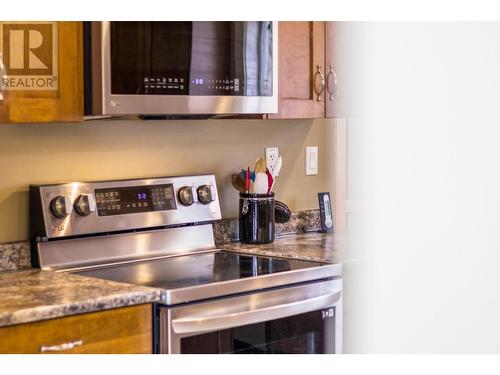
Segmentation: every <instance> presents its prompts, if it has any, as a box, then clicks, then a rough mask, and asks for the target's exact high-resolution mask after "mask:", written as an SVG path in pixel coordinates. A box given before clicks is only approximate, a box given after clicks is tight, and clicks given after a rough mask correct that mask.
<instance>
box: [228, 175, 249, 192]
mask: <svg viewBox="0 0 500 375" xmlns="http://www.w3.org/2000/svg"><path fill="white" fill-rule="evenodd" d="M231 183H232V184H233V187H234V188H235V189H236V190H238V191H239V192H240V193H244V192H245V188H246V181H245V178H244V177H243V176H242V175H241V174H239V173H234V174H233V175H232V176H231Z"/></svg>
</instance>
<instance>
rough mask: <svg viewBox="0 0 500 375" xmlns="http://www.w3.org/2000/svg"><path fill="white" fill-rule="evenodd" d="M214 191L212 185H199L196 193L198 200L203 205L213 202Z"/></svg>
mask: <svg viewBox="0 0 500 375" xmlns="http://www.w3.org/2000/svg"><path fill="white" fill-rule="evenodd" d="M214 190H215V189H214V188H213V186H212V185H201V186H199V187H198V189H197V190H196V192H197V193H198V200H199V201H200V202H201V203H203V204H209V203H210V202H212V201H213V200H215V191H214Z"/></svg>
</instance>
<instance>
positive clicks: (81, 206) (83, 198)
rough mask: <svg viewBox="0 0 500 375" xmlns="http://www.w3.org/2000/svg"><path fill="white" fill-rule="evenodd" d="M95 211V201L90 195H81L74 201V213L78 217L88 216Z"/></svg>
mask: <svg viewBox="0 0 500 375" xmlns="http://www.w3.org/2000/svg"><path fill="white" fill-rule="evenodd" d="M95 209H96V205H95V199H94V196H93V195H92V194H81V195H79V196H78V198H76V200H75V211H76V213H77V214H78V215H80V216H88V215H90V213H91V212H94V211H95Z"/></svg>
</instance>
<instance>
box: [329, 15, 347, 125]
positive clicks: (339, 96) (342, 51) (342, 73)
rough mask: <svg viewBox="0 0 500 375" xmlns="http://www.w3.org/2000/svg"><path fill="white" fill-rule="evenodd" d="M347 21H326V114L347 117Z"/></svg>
mask: <svg viewBox="0 0 500 375" xmlns="http://www.w3.org/2000/svg"><path fill="white" fill-rule="evenodd" d="M348 27H349V26H348V24H347V23H342V22H326V23H325V51H326V57H325V58H326V60H325V70H326V76H325V77H326V78H325V86H326V87H325V106H326V108H325V116H326V117H346V108H345V107H346V97H345V89H346V87H345V85H346V82H345V78H346V76H347V70H346V68H347V65H348V64H346V63H345V61H346V60H347V57H346V56H345V55H346V53H347V49H346V47H347V46H346V44H345V41H346V35H345V34H346V30H347V28H348Z"/></svg>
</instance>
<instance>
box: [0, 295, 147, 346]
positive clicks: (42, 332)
mask: <svg viewBox="0 0 500 375" xmlns="http://www.w3.org/2000/svg"><path fill="white" fill-rule="evenodd" d="M152 346H153V335H152V310H151V305H140V306H132V307H124V308H119V309H114V310H107V311H102V312H96V313H89V314H82V315H75V316H70V317H67V318H59V319H51V320H45V321H40V322H34V323H26V324H19V325H15V326H11V327H5V328H0V353H42V352H43V353H73V354H76V353H151V352H152Z"/></svg>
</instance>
